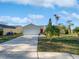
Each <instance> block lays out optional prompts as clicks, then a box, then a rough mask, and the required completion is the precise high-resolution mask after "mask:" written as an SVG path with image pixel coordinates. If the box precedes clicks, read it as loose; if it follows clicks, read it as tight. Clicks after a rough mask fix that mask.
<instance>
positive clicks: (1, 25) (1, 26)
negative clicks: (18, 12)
mask: <svg viewBox="0 0 79 59" xmlns="http://www.w3.org/2000/svg"><path fill="white" fill-rule="evenodd" d="M0 28H13V29H14V28H16V27H15V26H8V25H4V24H0Z"/></svg>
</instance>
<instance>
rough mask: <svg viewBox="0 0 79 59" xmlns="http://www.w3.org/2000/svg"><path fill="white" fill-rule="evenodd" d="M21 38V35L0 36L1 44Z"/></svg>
mask: <svg viewBox="0 0 79 59" xmlns="http://www.w3.org/2000/svg"><path fill="white" fill-rule="evenodd" d="M19 36H21V34H15V35H10V36H0V43H3V42H6V41H9V40H12V39H14V38H16V37H19Z"/></svg>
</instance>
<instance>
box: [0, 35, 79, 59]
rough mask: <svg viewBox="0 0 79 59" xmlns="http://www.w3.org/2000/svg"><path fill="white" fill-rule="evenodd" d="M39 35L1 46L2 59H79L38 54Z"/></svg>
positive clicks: (64, 55)
mask: <svg viewBox="0 0 79 59" xmlns="http://www.w3.org/2000/svg"><path fill="white" fill-rule="evenodd" d="M37 43H38V35H24V36H21V37H19V38H16V39H13V40H11V41H8V42H5V43H2V44H0V59H79V56H78V55H71V54H68V53H58V52H37Z"/></svg>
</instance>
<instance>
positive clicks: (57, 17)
mask: <svg viewBox="0 0 79 59" xmlns="http://www.w3.org/2000/svg"><path fill="white" fill-rule="evenodd" d="M54 17H55V18H56V24H58V21H59V18H60V17H59V16H58V15H57V14H55V15H54Z"/></svg>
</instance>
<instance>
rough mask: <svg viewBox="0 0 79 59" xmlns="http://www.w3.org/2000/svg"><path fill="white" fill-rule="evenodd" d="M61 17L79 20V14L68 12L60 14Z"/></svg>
mask: <svg viewBox="0 0 79 59" xmlns="http://www.w3.org/2000/svg"><path fill="white" fill-rule="evenodd" d="M60 14H61V17H62V18H64V19H66V20H72V19H76V20H79V14H77V13H75V12H73V13H69V12H67V11H62V12H60Z"/></svg>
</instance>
